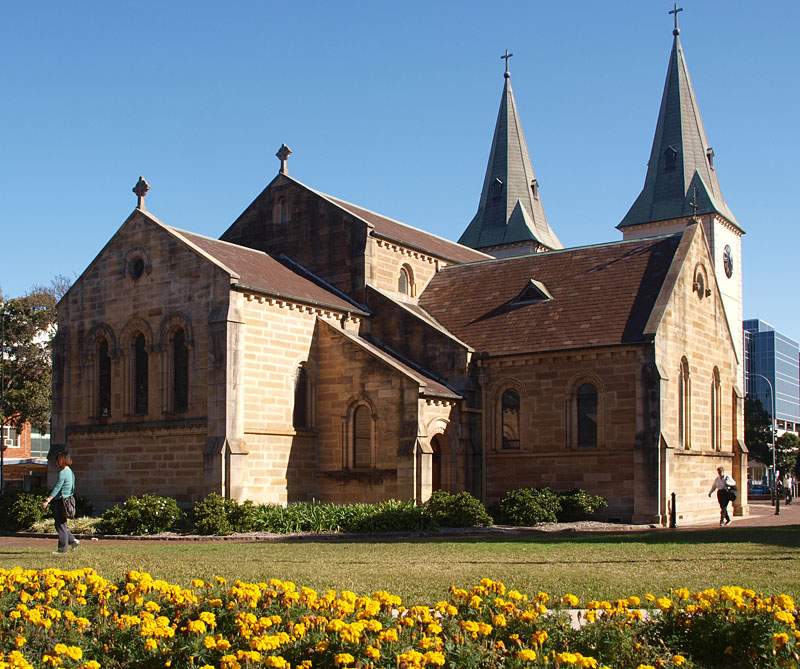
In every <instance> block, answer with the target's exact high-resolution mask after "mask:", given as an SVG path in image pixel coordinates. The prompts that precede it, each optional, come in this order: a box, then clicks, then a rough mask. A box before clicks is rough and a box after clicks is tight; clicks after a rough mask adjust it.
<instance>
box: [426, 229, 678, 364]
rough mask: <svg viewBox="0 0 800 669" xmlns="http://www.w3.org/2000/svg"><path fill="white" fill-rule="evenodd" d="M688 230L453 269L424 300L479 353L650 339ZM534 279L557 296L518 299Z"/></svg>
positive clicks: (448, 269)
mask: <svg viewBox="0 0 800 669" xmlns="http://www.w3.org/2000/svg"><path fill="white" fill-rule="evenodd" d="M681 235H682V233H677V234H673V235H665V236H660V237H649V238H644V239H636V240H630V241H621V242H614V243H611V244H599V245H595V246H585V247H580V248H573V249H565V250H563V251H550V252H546V253H537V254H533V255H528V256H520V257H517V258H508V259H501V260H492V261H485V262H480V263H471V264H469V265H454V266H451V267H446V268H444V269H443V270H442V271H440V272H439V273H438V274H436V276H434V277H433V278H432V279H431V281H430V283H429V284H428V286H427V288H426V289H425V291H424V292H423V293H422V295H421V296H420V298H419V303H420V306H421V307H423V308H424V309H425V310H426V311H427V312H428V313H430V314H431V316H433V317H434V318H435V319H436V320H437V321H438V322H439V323H441V324H442V325H443V326H444V327H446V328H447V329H448V330H449V331H450V332H452V333H453V334H454V335H455V336H456V337H458V338H459V339H461V340H462V341H464V342H467V343H468V344H469V345H470V346H472V347H473V348H474V349H475V351H476V352H477V353H478V354H481V353H484V354H488V355H495V356H498V355H513V354H519V353H529V352H536V351H551V350H563V349H573V348H587V347H594V346H614V345H619V344H632V343H637V342H643V341H647V340H648V335H646V334H645V333H644V327H645V325H646V323H647V321H648V318H649V316H650V313H651V311H652V309H653V305H654V304H655V303H656V300H657V298H658V296H659V292H660V290H661V287H662V285H663V283H664V278H665V276H666V275H667V272H668V270H669V267H670V263H671V262H672V259H673V257H674V255H675V251H676V249H677V248H678V244H679V242H680V240H681ZM532 278H533V279H535V280H536V281H537V282H539V283H540V284H542V285H545V286H547V290H548V292H549V293H550V294H551V295H552V299H548V300H542V301H539V302H533V303H531V302H526V303H522V304H513V300H514V298H515V297H516V296H517V295H519V293H520V292H521V291H522V290H523V289H524V288H526V287H527V286H528V285H530V281H531V279H532Z"/></svg>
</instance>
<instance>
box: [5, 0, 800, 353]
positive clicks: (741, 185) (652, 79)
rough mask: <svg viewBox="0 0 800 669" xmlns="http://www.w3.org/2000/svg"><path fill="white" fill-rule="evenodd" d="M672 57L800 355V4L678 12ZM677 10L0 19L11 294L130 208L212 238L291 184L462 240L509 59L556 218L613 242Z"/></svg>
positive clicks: (97, 240)
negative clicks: (798, 199) (680, 57)
mask: <svg viewBox="0 0 800 669" xmlns="http://www.w3.org/2000/svg"><path fill="white" fill-rule="evenodd" d="M680 4H681V6H682V7H684V9H685V11H683V12H681V13H680V15H679V20H680V27H681V40H682V43H683V47H684V52H685V54H686V58H687V62H688V65H689V71H690V73H691V76H692V80H693V83H694V88H695V92H696V94H697V97H698V102H699V105H700V110H701V113H702V116H703V121H704V123H705V127H706V133H707V135H708V139H709V143H710V144H711V146H713V147H714V150H715V154H716V167H717V170H718V174H719V177H720V182H721V185H722V191H723V194H724V196H725V199H726V201H727V202H728V204H729V206H730V207H731V209H732V211H733V212H734V214H735V215H736V217H737V219H738V221H739V223H740V224H741V225H742V226H743V227H744V229H745V230H746V231H747V233H748V234H747V235H746V236H745V237H744V242H743V244H744V249H743V255H744V259H743V262H744V268H743V276H744V286H745V287H744V299H745V303H744V315H745V317H758V318H762V319H763V320H766V321H768V322H770V323H772V324H773V325H775V326H776V327H777V328H778V329H780V330H782V331H783V332H784V333H785V334H787V335H789V336H790V337H792V338H794V339H800V308H799V307H798V304H797V300H796V292H797V286H798V280H797V263H796V258H797V255H798V249H800V225H799V223H800V221H798V209H797V207H796V206H793V205H794V199H795V198H794V195H795V192H796V190H797V185H796V177H797V174H798V170H797V167H796V161H797V156H798V155H800V130H798V122H797V119H798V113H797V109H798V107H799V106H800V100H798V95H799V94H800V86H798V63H800V40H798V39H797V37H796V34H795V33H796V30H797V28H798V26H800V3H797V2H796V1H795V0H773V1H771V2H767V3H763V4H759V5H758V6H757V7H756V6H754V5H753V4H752V3H750V2H744V0H725V2H722V1H721V0H703V1H700V0H685V1H684V2H682V3H680ZM671 8H672V4H671V3H669V2H662V1H661V0H647V1H646V2H644V1H642V0H619V1H617V2H589V1H577V0H576V1H574V2H543V1H541V0H527V1H525V2H516V1H513V0H510V1H509V2H504V3H489V2H485V1H482V2H470V1H462V2H434V1H431V0H428V2H417V1H416V0H412V1H407V2H403V3H383V2H337V3H333V2H281V3H278V2H266V1H264V2H255V1H236V0H230V1H228V2H225V3H218V2H215V3H212V2H205V1H202V0H195V1H194V2H166V1H162V2H150V1H148V0H141V1H140V2H137V3H117V2H93V1H86V2H79V3H67V4H65V3H63V2H60V3H56V2H51V1H49V0H42V1H37V2H35V3H34V2H27V3H26V2H17V3H8V4H7V5H6V6H5V7H4V21H3V25H2V27H1V28H0V31H1V32H0V56H1V57H2V62H3V63H4V68H3V72H2V75H0V82H2V91H3V93H4V95H3V100H4V102H3V104H2V105H0V128H2V130H0V156H2V160H0V226H2V231H3V236H2V239H3V245H4V249H3V262H2V264H1V265H0V288H2V291H3V293H4V294H5V295H6V296H8V297H13V296H17V295H20V294H23V293H24V292H26V291H27V290H28V289H29V288H30V287H31V286H32V285H33V284H36V283H48V282H49V280H50V278H52V277H53V276H54V275H55V274H66V275H70V276H71V275H73V274H76V273H77V274H79V273H80V272H81V271H82V270H83V269H84V268H85V267H86V266H87V265H88V264H89V263H90V262H91V260H92V259H93V258H94V257H95V256H96V255H97V253H98V252H99V251H100V249H101V248H102V247H103V245H104V244H105V243H106V242H107V241H108V239H109V238H110V237H111V236H112V235H113V234H114V232H115V231H116V230H117V229H118V227H119V226H120V225H121V224H122V222H123V221H124V220H125V218H126V217H127V216H128V214H129V213H130V212H131V211H132V209H133V208H134V206H135V196H134V195H133V193H131V188H132V187H133V185H134V184H135V183H136V181H137V179H138V177H139V175H144V176H145V178H146V179H147V180H148V181H149V182H150V185H151V186H152V190H151V191H150V193H149V195H148V197H147V206H148V209H149V210H150V211H152V212H153V213H154V214H155V215H156V216H158V217H159V218H160V219H161V220H163V221H164V222H165V223H167V224H169V225H174V226H176V227H180V228H185V229H189V230H192V231H195V232H199V233H202V234H206V235H209V236H214V237H217V236H219V235H220V234H222V232H223V231H224V230H225V229H226V228H227V227H228V226H229V225H230V223H231V222H232V221H233V220H234V219H235V218H236V216H237V215H238V214H239V213H240V212H241V211H242V210H243V209H244V208H245V207H246V206H247V205H248V204H249V203H250V202H251V201H252V200H253V199H254V198H255V196H256V195H257V194H258V193H259V192H260V191H261V190H262V188H263V187H264V186H265V185H266V184H267V183H268V182H269V181H270V180H271V179H272V178H273V176H274V175H275V174H276V173H277V170H278V166H279V164H278V160H277V159H276V158H275V156H274V154H275V152H276V150H277V149H278V147H279V146H280V144H281V142H286V143H287V144H288V145H289V147H291V149H292V151H293V152H294V154H293V155H292V157H291V158H290V160H289V169H290V173H291V174H292V176H294V177H295V178H297V179H299V180H301V181H303V182H304V183H306V184H308V185H310V186H312V187H314V188H316V189H318V190H321V191H324V192H326V193H330V194H332V195H335V196H337V197H341V198H343V199H346V200H349V201H351V202H355V203H357V204H359V205H361V206H364V207H367V208H369V209H373V210H375V211H378V212H380V213H382V214H385V215H387V216H390V217H392V218H396V219H398V220H401V221H404V222H406V223H408V224H410V225H414V226H416V227H419V228H422V229H425V230H429V231H431V232H435V233H436V234H439V235H441V236H443V237H447V238H450V239H457V238H458V237H459V235H460V234H461V232H462V231H463V229H464V228H465V227H466V225H467V223H468V222H469V221H470V219H471V218H472V216H473V215H474V213H475V209H476V207H477V204H478V195H479V193H480V188H481V184H482V180H483V173H484V170H485V168H486V161H487V158H488V154H489V148H490V143H491V136H492V131H493V129H494V122H495V118H496V114H497V108H498V104H499V101H500V94H501V90H502V85H503V76H502V75H503V61H502V60H501V59H500V55H502V53H503V52H504V50H505V49H506V48H508V49H509V50H510V51H511V52H513V53H514V57H513V58H512V59H511V61H510V68H511V73H512V83H513V87H514V94H515V97H516V100H517V104H518V106H519V111H520V116H521V118H522V123H523V127H524V131H525V135H526V138H527V141H528V147H529V149H530V152H531V156H532V160H533V166H534V170H535V171H536V176H537V178H538V180H539V183H540V187H541V195H542V200H543V203H544V206H545V210H546V213H547V217H548V220H549V222H550V224H551V226H552V227H553V228H554V229H555V230H556V232H557V234H558V235H559V237H560V238H561V241H562V242H563V243H564V244H565V245H566V246H578V245H583V244H592V243H599V242H606V241H614V240H617V239H619V238H620V237H621V235H620V233H619V232H618V231H617V230H616V229H615V225H616V224H617V223H618V222H619V221H620V219H621V218H622V217H623V216H624V214H625V213H626V211H627V210H628V208H629V207H630V205H631V204H632V202H633V200H634V199H635V197H636V196H637V195H638V193H639V191H640V189H641V186H642V183H643V181H644V175H645V169H646V163H647V160H648V157H649V152H650V146H651V143H652V139H653V131H654V129H655V123H656V117H657V114H658V106H659V102H660V99H661V92H662V88H663V85H664V77H665V74H666V69H667V59H668V56H669V51H670V47H671V43H672V34H671V30H672V17H671V16H669V15H668V14H667V12H668V10H669V9H671Z"/></svg>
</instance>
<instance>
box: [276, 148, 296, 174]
mask: <svg viewBox="0 0 800 669" xmlns="http://www.w3.org/2000/svg"><path fill="white" fill-rule="evenodd" d="M275 155H276V156H277V157H278V160H280V161H281V171H280V173H281V174H289V168H288V167H287V166H286V161H288V160H289V156H291V155H292V150H291V149H290V148H289V147H288V146H286V144H281V148H280V149H278V153H276V154H275Z"/></svg>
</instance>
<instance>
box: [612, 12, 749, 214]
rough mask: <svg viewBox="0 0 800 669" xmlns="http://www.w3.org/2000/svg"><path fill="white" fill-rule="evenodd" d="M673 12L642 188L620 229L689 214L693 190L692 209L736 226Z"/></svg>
mask: <svg viewBox="0 0 800 669" xmlns="http://www.w3.org/2000/svg"><path fill="white" fill-rule="evenodd" d="M679 11H681V10H680V9H679V8H678V6H677V4H676V5H675V9H674V10H673V11H671V12H670V14H674V15H675V28H674V30H673V31H672V34H673V36H674V39H673V42H672V53H671V54H670V58H669V68H668V69H667V81H666V83H665V84H664V95H663V97H662V99H661V109H660V111H659V113H658V123H657V125H656V134H655V138H654V139H653V148H652V150H651V152H650V162H649V163H648V165H647V176H646V177H645V180H644V188H642V192H641V194H640V195H639V197H638V198H637V199H636V201H635V202H634V203H633V206H632V207H631V208H630V211H628V213H627V214H626V215H625V218H623V219H622V221H621V222H620V224H619V225H618V226H617V228H620V229H621V228H626V227H629V226H633V225H641V224H644V223H653V222H656V221H664V220H668V219H674V218H682V217H690V216H692V214H693V210H692V204H691V203H692V200H693V198H694V197H695V195H694V194H695V192H696V200H695V203H696V205H697V214H709V213H716V214H719V215H720V216H722V217H724V218H725V219H727V220H728V222H729V223H731V224H733V225H735V226H736V227H737V228H738V227H739V224H738V223H737V221H736V219H735V218H734V216H733V213H732V212H731V210H730V209H728V205H727V204H725V200H724V199H723V197H722V190H721V189H720V186H719V179H718V178H717V171H716V168H715V166H714V151H713V149H712V148H711V147H710V146H709V145H708V140H707V139H706V132H705V129H704V128H703V121H702V119H701V118H700V109H699V108H698V106H697V100H696V99H695V95H694V89H693V88H692V81H691V79H690V78H689V70H688V68H687V67H686V60H685V59H684V56H683V48H682V47H681V40H680V37H679V33H680V30H679V29H678V14H677V12H679Z"/></svg>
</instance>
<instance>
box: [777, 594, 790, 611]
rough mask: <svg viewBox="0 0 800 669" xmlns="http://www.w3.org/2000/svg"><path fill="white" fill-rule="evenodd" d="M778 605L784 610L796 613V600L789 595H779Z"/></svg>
mask: <svg viewBox="0 0 800 669" xmlns="http://www.w3.org/2000/svg"><path fill="white" fill-rule="evenodd" d="M776 603H777V604H778V606H780V607H781V608H782V609H786V610H787V611H794V600H793V599H792V598H791V597H789V595H778V597H777V600H776Z"/></svg>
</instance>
